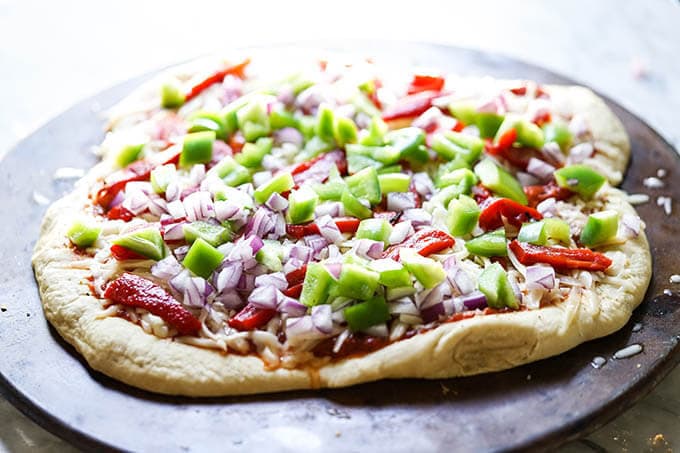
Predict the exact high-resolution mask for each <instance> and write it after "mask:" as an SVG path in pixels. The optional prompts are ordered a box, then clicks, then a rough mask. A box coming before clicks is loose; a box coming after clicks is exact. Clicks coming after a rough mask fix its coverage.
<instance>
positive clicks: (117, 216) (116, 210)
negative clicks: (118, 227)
mask: <svg viewBox="0 0 680 453" xmlns="http://www.w3.org/2000/svg"><path fill="white" fill-rule="evenodd" d="M134 217H135V215H134V214H133V213H131V212H130V211H128V210H127V209H125V208H124V207H123V205H120V204H119V205H117V206H114V207H112V208H111V209H110V210H109V212H108V213H107V214H106V218H107V219H109V220H122V221H123V222H129V221H130V220H132V219H134Z"/></svg>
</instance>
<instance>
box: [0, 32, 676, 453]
mask: <svg viewBox="0 0 680 453" xmlns="http://www.w3.org/2000/svg"><path fill="white" fill-rule="evenodd" d="M358 50H361V51H363V52H366V53H368V54H375V53H380V54H383V55H385V56H387V57H389V58H400V56H403V55H406V56H408V58H409V61H413V60H416V62H419V63H422V64H427V65H429V66H435V67H440V68H442V69H445V70H450V71H457V72H460V73H469V74H490V75H494V76H499V77H524V78H531V79H536V80H539V81H543V82H554V83H567V82H569V81H568V80H565V79H564V78H562V77H559V76H557V75H555V74H553V73H550V72H548V71H545V70H543V69H541V68H537V67H534V66H531V65H527V64H525V63H522V62H518V61H515V60H510V59H507V58H504V57H499V56H494V55H488V54H483V53H479V52H475V51H470V50H464V49H457V48H451V47H443V46H434V45H426V44H404V45H403V46H399V48H395V47H394V44H393V45H392V46H390V47H387V46H385V45H384V44H375V43H367V44H366V46H362V47H361V48H360V49H358ZM142 79H143V78H139V79H135V80H131V81H129V82H126V83H124V84H122V85H119V86H116V87H114V88H112V89H110V90H108V91H106V92H103V93H100V94H99V95H97V96H95V97H93V98H92V99H89V100H87V101H84V102H82V103H80V104H78V105H76V106H74V107H73V108H71V109H70V110H68V111H66V112H64V113H63V114H62V115H60V116H59V117H57V118H55V119H54V120H53V121H51V122H50V123H48V124H46V125H45V126H44V127H43V128H41V129H40V130H39V131H37V132H36V133H34V134H33V135H31V136H30V137H28V138H27V139H26V140H24V141H23V142H21V143H20V144H19V145H17V147H16V148H15V149H14V150H12V151H11V152H10V153H9V154H8V155H7V157H6V158H5V159H4V160H3V161H2V162H0V194H2V195H1V196H0V206H1V207H2V209H1V210H0V212H1V213H2V218H3V221H2V222H0V237H2V238H4V239H5V243H4V245H3V248H2V258H3V263H4V269H3V273H2V276H0V306H2V307H3V308H4V310H3V311H2V312H1V313H0V357H2V359H0V391H1V392H2V393H3V394H4V395H5V396H6V397H7V398H8V399H9V400H10V401H12V402H13V403H14V404H15V405H16V406H17V407H19V408H20V409H21V410H22V411H23V412H24V413H26V414H27V415H28V416H29V417H31V418H32V419H33V420H35V421H36V422H38V423H39V424H41V425H42V426H44V427H45V428H47V429H48V430H50V431H52V432H54V433H56V434H57V435H59V436H61V437H63V438H65V439H67V440H69V441H70V442H72V443H74V444H75V445H77V446H80V447H83V448H95V447H96V448H99V449H102V448H108V449H123V450H138V451H139V450H142V451H146V450H166V451H205V450H216V449H219V450H233V451H253V450H264V449H267V450H268V451H274V452H276V451H291V450H296V451H315V450H318V451H338V452H346V451H360V450H362V451H364V450H369V449H370V450H372V451H390V452H399V451H421V450H422V451H430V450H447V451H473V450H474V451H479V450H499V449H518V448H530V449H535V450H544V449H549V448H551V447H554V446H556V445H558V444H560V443H562V442H564V441H567V440H569V439H574V438H577V437H579V436H581V435H584V434H585V433H587V432H590V431H592V430H594V429H596V428H597V427H599V426H601V425H602V424H603V423H605V422H606V421H608V420H609V419H611V418H613V417H614V416H615V415H617V414H618V413H620V412H621V411H622V410H623V409H625V408H626V407H628V406H630V405H632V404H633V403H634V402H635V401H637V400H638V399H639V398H640V397H642V396H643V395H645V394H646V393H647V392H648V391H649V390H650V389H651V388H652V387H653V386H654V385H655V384H656V383H658V382H659V381H660V380H661V379H662V378H663V377H664V376H665V375H666V374H667V373H668V371H670V370H671V369H672V368H673V367H674V366H675V365H676V364H677V363H678V361H679V360H680V353H679V350H680V348H678V347H677V344H678V341H679V339H680V336H679V335H680V311H678V310H677V308H678V307H680V297H679V295H678V294H677V293H670V294H668V295H664V294H663V291H664V289H666V288H669V286H670V285H669V284H668V277H669V275H670V274H673V273H677V272H678V269H680V254H679V253H677V251H676V250H674V247H673V246H672V244H674V243H675V241H677V238H678V237H680V222H678V220H677V217H675V218H674V217H668V216H666V215H665V214H664V213H663V210H661V209H660V208H659V207H658V206H656V203H654V199H652V202H650V203H647V204H644V205H642V206H639V207H638V211H639V213H640V215H641V217H642V218H643V219H644V220H645V222H646V223H647V225H648V230H647V232H648V235H649V238H650V243H651V246H652V253H653V256H654V276H653V279H652V283H651V285H650V289H649V291H648V293H647V296H646V298H645V301H644V302H643V304H642V305H641V306H640V307H639V308H638V309H637V310H636V311H635V313H634V315H633V318H632V319H631V321H630V322H629V323H628V325H626V326H625V327H624V328H623V329H622V330H620V331H619V332H617V333H616V334H614V335H611V336H609V337H606V338H603V339H600V340H596V341H592V342H589V343H586V344H584V345H581V346H580V347H578V348H575V349H573V350H572V351H569V352H568V353H565V354H562V355H560V356H558V357H554V358H551V359H547V360H543V361H540V362H536V363H533V364H529V365H526V366H523V367H519V368H516V369H513V370H509V371H505V372H501V373H493V374H488V375H483V376H477V377H472V378H464V379H450V380H437V381H425V380H398V381H381V382H376V383H371V384H366V385H360V386H355V387H351V388H346V389H340V390H323V391H305V392H289V393H283V394H274V395H263V396H255V397H238V398H211V399H201V400H198V399H189V398H173V397H165V396H158V395H153V394H149V393H146V392H143V391H140V390H136V389H133V388H130V387H128V386H125V385H123V384H119V383H117V382H115V381H112V380H111V379H109V378H107V377H105V376H103V375H101V374H99V373H97V372H94V371H92V370H90V369H89V368H88V367H87V366H86V364H85V363H84V362H83V361H82V360H81V359H80V358H79V357H78V356H77V354H76V353H75V352H74V351H73V349H72V348H71V347H70V346H68V345H66V344H65V343H64V342H63V341H62V340H61V339H60V338H59V336H58V334H56V332H54V330H52V329H51V328H50V327H49V326H48V325H47V323H46V321H45V320H44V318H43V316H42V313H41V308H40V301H39V298H38V292H37V288H36V284H35V281H34V279H33V274H32V270H31V267H30V254H31V250H32V247H33V245H34V243H35V239H36V237H37V234H38V227H39V223H40V219H41V218H42V216H43V214H44V211H45V209H46V208H45V206H41V205H38V204H36V203H34V202H33V201H32V198H33V191H34V190H35V191H38V192H39V193H41V194H43V195H46V196H48V197H49V198H50V199H52V200H54V199H56V198H57V197H59V196H60V195H62V194H63V193H65V192H66V191H68V190H69V188H70V183H68V182H55V181H53V180H52V174H53V173H54V170H55V169H57V168H58V167H63V166H74V167H87V166H90V165H92V164H94V163H95V158H94V156H92V155H91V154H90V153H89V152H88V149H89V147H90V146H92V145H95V144H97V143H99V142H100V141H101V139H102V138H103V133H102V121H101V119H100V118H98V116H97V115H95V114H94V113H93V112H92V110H91V106H92V105H93V104H95V103H96V104H98V105H100V106H103V107H106V106H109V105H112V104H113V103H115V102H116V101H117V100H119V99H120V98H122V97H123V96H124V95H125V94H127V93H128V92H129V91H130V90H131V89H132V88H133V87H135V86H136V85H137V84H139V83H140V81H141V80H142ZM610 105H611V107H612V108H613V109H614V111H615V112H616V114H617V115H618V116H619V118H621V119H622V121H623V122H624V124H625V126H626V129H627V131H628V133H629V135H630V137H631V143H632V147H633V157H632V160H631V165H630V167H629V170H628V172H627V174H626V178H625V181H624V184H623V187H624V188H625V189H626V190H628V191H629V192H631V193H637V192H649V190H648V189H646V188H644V187H643V185H642V180H643V178H644V177H647V176H651V175H653V174H654V173H655V172H656V169H657V168H666V169H667V170H668V172H669V175H668V176H667V178H668V180H669V181H675V180H677V178H678V177H679V176H680V159H679V158H678V157H677V155H676V154H675V152H674V151H673V150H672V148H671V147H670V146H669V145H668V144H667V143H666V142H665V141H664V140H663V139H662V138H661V137H660V136H659V135H658V134H656V133H655V132H654V131H653V130H651V129H650V128H649V127H648V126H647V125H645V124H644V123H643V122H642V121H641V120H640V119H638V118H637V117H635V116H634V115H632V114H630V113H629V112H627V111H625V110H624V109H623V108H621V107H619V106H617V105H616V104H614V103H611V102H610ZM659 194H660V193H659ZM659 194H654V195H659ZM664 194H666V195H670V196H672V197H673V198H674V200H680V184H674V185H671V186H670V187H667V188H666V189H665V191H664ZM652 198H654V197H652ZM636 323H640V324H641V326H642V329H640V330H637V329H635V330H637V331H634V329H633V328H632V326H633V325H635V324H636ZM632 343H640V344H642V345H643V346H644V352H643V353H641V354H638V355H636V356H634V357H632V358H630V359H625V360H613V359H612V358H611V357H612V355H613V354H614V352H615V351H617V350H619V349H621V348H623V347H625V346H626V345H629V344H632ZM595 356H603V357H606V358H607V359H608V361H607V364H606V365H605V366H604V367H602V368H600V369H595V368H593V367H592V366H591V365H590V362H591V360H592V359H593V357H595Z"/></svg>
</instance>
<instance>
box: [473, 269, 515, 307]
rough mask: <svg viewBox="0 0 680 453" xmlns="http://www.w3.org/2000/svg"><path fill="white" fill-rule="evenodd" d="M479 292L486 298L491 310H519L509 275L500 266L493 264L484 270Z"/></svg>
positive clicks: (481, 275) (480, 277)
mask: <svg viewBox="0 0 680 453" xmlns="http://www.w3.org/2000/svg"><path fill="white" fill-rule="evenodd" d="M478 285H479V290H480V291H481V292H482V293H484V295H485V296H486V302H487V305H488V306H489V307H491V308H505V307H509V308H514V309H517V308H519V303H518V302H517V297H516V296H515V293H514V291H513V290H512V286H511V285H510V280H509V279H508V274H507V273H506V272H505V271H504V270H503V268H502V267H501V265H500V264H498V263H492V264H490V265H488V266H487V267H485V268H484V270H483V271H482V273H481V274H480V276H479V281H478Z"/></svg>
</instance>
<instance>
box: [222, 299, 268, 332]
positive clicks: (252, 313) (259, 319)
mask: <svg viewBox="0 0 680 453" xmlns="http://www.w3.org/2000/svg"><path fill="white" fill-rule="evenodd" d="M275 314H276V310H271V309H268V308H258V307H256V306H254V305H253V304H248V305H246V306H245V307H243V308H242V309H241V311H239V312H238V313H236V315H234V317H233V318H231V319H229V321H227V323H228V324H229V326H230V327H233V328H234V329H236V330H241V331H243V330H254V329H257V328H258V327H262V326H263V325H265V324H267V323H268V322H269V321H270V320H271V319H272V318H273V317H274V315H275Z"/></svg>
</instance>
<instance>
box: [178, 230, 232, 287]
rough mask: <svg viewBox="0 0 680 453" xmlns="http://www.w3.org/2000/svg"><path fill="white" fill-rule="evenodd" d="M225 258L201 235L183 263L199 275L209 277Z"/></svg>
mask: <svg viewBox="0 0 680 453" xmlns="http://www.w3.org/2000/svg"><path fill="white" fill-rule="evenodd" d="M223 259H224V254H223V253H222V252H220V251H219V250H217V249H216V248H215V247H213V246H212V245H210V244H208V243H207V242H206V241H205V240H204V239H202V238H200V237H199V238H197V239H196V240H195V241H194V243H193V244H192V246H191V248H190V249H189V252H188V253H187V256H185V257H184V261H182V264H183V265H184V267H186V268H187V269H189V270H190V271H191V272H193V273H194V274H196V275H198V276H199V277H203V278H205V279H208V278H210V275H211V274H212V273H213V272H214V271H215V269H217V267H218V266H219V265H220V264H221V263H222V260H223Z"/></svg>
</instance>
